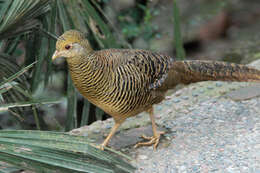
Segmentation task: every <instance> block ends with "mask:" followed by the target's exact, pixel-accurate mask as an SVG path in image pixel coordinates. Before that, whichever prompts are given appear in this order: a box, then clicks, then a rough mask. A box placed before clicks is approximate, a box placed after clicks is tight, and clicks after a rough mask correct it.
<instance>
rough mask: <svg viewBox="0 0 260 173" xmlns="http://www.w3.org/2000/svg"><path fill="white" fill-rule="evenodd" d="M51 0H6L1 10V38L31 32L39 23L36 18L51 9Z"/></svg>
mask: <svg viewBox="0 0 260 173" xmlns="http://www.w3.org/2000/svg"><path fill="white" fill-rule="evenodd" d="M50 2H51V0H26V1H22V0H12V1H5V2H4V4H3V7H2V9H1V12H0V38H1V39H5V38H9V37H14V36H16V35H20V34H24V33H25V32H29V31H30V30H31V29H33V28H35V27H36V26H37V25H39V24H40V23H39V21H38V20H36V19H35V18H36V17H38V16H40V15H42V14H44V13H47V12H48V11H49V10H50V5H49V4H50Z"/></svg>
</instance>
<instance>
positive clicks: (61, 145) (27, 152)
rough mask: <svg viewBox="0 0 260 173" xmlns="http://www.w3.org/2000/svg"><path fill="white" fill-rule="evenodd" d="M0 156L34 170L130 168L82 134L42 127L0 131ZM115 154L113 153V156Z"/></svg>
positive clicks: (83, 170) (82, 170)
mask: <svg viewBox="0 0 260 173" xmlns="http://www.w3.org/2000/svg"><path fill="white" fill-rule="evenodd" d="M0 143H1V145H0V153H1V154H0V160H2V161H4V162H7V163H9V164H13V165H15V166H19V167H22V168H24V169H29V170H34V171H37V172H40V171H41V172H57V171H61V172H100V173H101V172H102V173H103V172H122V173H124V172H133V171H134V167H133V166H131V165H130V164H128V163H127V162H126V161H124V160H122V159H120V158H118V156H116V154H115V153H112V154H113V155H112V154H111V153H108V152H105V151H101V150H99V149H97V148H95V147H93V146H92V145H91V144H90V143H89V141H88V140H87V139H86V138H85V137H80V136H71V135H68V134H65V133H57V132H43V131H0ZM114 155H115V156H114Z"/></svg>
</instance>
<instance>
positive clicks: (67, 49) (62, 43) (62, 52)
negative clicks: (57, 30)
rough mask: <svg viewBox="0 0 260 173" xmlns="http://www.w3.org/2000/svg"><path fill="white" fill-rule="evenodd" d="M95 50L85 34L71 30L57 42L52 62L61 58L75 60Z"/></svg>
mask: <svg viewBox="0 0 260 173" xmlns="http://www.w3.org/2000/svg"><path fill="white" fill-rule="evenodd" d="M92 51H93V49H92V48H91V46H90V44H89V42H88V40H87V39H85V37H84V34H83V33H81V32H79V31H76V30H69V31H66V32H65V33H64V34H62V35H61V36H60V37H59V38H58V40H57V42H56V51H55V52H54V54H53V56H52V60H54V59H56V58H60V57H64V58H75V57H79V56H82V55H83V56H84V55H88V54H89V53H91V52H92Z"/></svg>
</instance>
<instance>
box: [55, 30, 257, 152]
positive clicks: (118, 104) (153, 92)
mask: <svg viewBox="0 0 260 173" xmlns="http://www.w3.org/2000/svg"><path fill="white" fill-rule="evenodd" d="M60 57H63V58H65V59H66V61H67V64H68V69H69V72H70V75H71V78H72V81H73V83H74V85H75V87H76V88H77V89H78V91H79V92H80V93H81V94H82V95H83V96H84V97H85V98H86V99H87V100H88V101H90V102H91V103H93V104H94V105H96V106H98V107H99V108H101V109H102V110H104V111H105V112H106V113H107V114H109V115H110V116H112V118H113V119H114V121H115V124H114V126H113V127H112V129H111V130H110V133H109V134H108V136H107V137H106V139H105V140H104V142H103V143H102V144H101V145H99V148H100V149H102V150H104V148H105V147H106V146H107V144H108V143H109V141H110V139H111V137H112V136H113V135H114V134H115V132H116V131H117V129H118V127H119V126H120V125H121V124H122V123H123V122H124V121H125V120H126V119H127V118H129V117H133V116H136V115H137V114H139V113H141V112H147V113H148V114H149V116H150V119H151V123H152V130H153V136H151V137H147V136H144V135H143V136H142V137H143V138H144V139H145V140H147V141H146V142H139V143H137V144H136V145H135V146H134V147H135V148H136V147H140V146H151V145H153V148H154V149H156V148H157V146H158V143H159V140H160V137H161V135H162V134H164V132H161V131H158V130H157V126H156V123H155V117H154V111H153V105H155V104H158V103H160V102H161V101H162V100H164V98H165V94H166V92H167V90H169V89H173V88H175V87H176V86H177V85H178V84H186V85H187V84H191V83H196V82H200V81H238V82H260V70H257V69H254V68H251V67H248V66H246V65H240V64H235V63H227V62H221V61H207V60H176V59H175V58H173V57H170V56H167V55H165V54H163V53H156V52H152V51H149V50H142V49H102V50H94V49H93V48H92V46H91V44H90V43H89V41H88V40H87V39H86V37H85V35H84V34H83V33H82V32H80V31H77V30H68V31H66V32H64V33H63V34H62V35H61V36H60V37H59V38H58V39H57V42H56V50H55V52H54V54H53V56H52V60H53V61H54V60H55V59H56V58H60Z"/></svg>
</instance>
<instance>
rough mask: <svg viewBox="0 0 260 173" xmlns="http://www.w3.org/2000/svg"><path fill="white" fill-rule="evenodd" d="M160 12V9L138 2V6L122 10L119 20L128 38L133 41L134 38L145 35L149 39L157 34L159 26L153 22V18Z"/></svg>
mask: <svg viewBox="0 0 260 173" xmlns="http://www.w3.org/2000/svg"><path fill="white" fill-rule="evenodd" d="M158 14H159V12H158V10H156V9H154V8H149V7H146V6H144V5H141V4H138V6H137V8H136V7H134V8H129V9H127V10H124V11H122V12H121V14H119V16H118V22H119V24H120V27H121V28H122V33H123V34H124V36H125V37H126V39H128V40H130V41H131V39H133V38H136V37H143V38H144V39H145V40H147V41H148V40H149V39H151V38H152V37H154V36H155V34H156V30H157V27H156V26H154V25H152V24H151V20H152V19H153V17H154V16H156V15H158ZM142 15H143V17H142V18H141V17H140V16H142Z"/></svg>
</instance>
